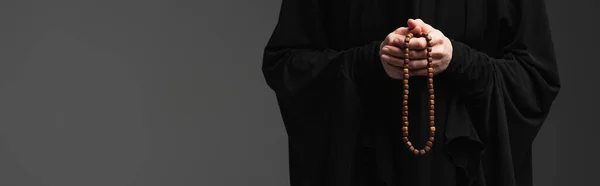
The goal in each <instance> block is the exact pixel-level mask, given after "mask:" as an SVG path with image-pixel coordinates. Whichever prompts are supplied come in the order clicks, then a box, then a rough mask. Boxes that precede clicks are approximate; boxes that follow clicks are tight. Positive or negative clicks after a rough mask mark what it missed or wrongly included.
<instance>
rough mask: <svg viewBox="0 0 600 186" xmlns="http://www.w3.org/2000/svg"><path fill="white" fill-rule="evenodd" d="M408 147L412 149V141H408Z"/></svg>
mask: <svg viewBox="0 0 600 186" xmlns="http://www.w3.org/2000/svg"><path fill="white" fill-rule="evenodd" d="M406 145H407V146H409V147H412V143H411V142H410V141H407V142H406ZM413 148H414V147H413Z"/></svg>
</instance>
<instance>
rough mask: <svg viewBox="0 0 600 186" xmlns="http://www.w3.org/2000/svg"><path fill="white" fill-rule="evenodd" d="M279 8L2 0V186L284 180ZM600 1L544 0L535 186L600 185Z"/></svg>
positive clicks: (251, 184)
mask: <svg viewBox="0 0 600 186" xmlns="http://www.w3.org/2000/svg"><path fill="white" fill-rule="evenodd" d="M280 3H281V1H280V0H262V1H259V0H254V1H250V0H221V1H214V2H206V1H175V0H144V1H106V0H105V1H100V0H96V1H92V0H77V1H75V0H72V1H64V0H63V1H49V0H46V1H43V0H39V1H27V0H18V1H17V0H1V1H0V46H1V47H0V185H1V186H192V185H194V186H196V185H199V186H284V185H287V184H288V172H287V168H288V166H287V149H286V148H287V145H286V142H287V141H286V134H285V131H284V128H283V125H282V122H281V117H280V115H279V111H278V108H277V105H276V102H275V97H274V94H273V92H272V91H271V90H270V89H268V87H267V86H266V84H265V82H264V80H263V77H262V74H261V70H260V65H261V57H262V49H263V47H264V45H265V43H266V42H267V39H268V37H269V35H270V34H271V32H272V29H273V27H274V26H275V23H276V21H277V15H278V12H279V6H280ZM599 5H600V3H598V1H595V2H594V1H593V0H588V1H583V0H569V1H560V0H548V8H549V13H550V18H551V24H552V30H553V35H554V39H555V43H556V50H557V56H558V60H559V63H560V68H561V69H560V72H561V77H562V83H563V89H562V91H561V93H560V95H559V98H558V100H557V101H556V102H555V104H554V108H553V111H552V112H551V115H550V116H549V118H548V121H547V123H546V125H545V126H544V128H543V129H542V131H541V133H540V135H539V137H538V138H537V140H536V142H535V155H534V157H535V161H534V164H535V183H536V185H537V186H553V185H557V186H559V185H567V184H569V185H600V182H599V181H598V177H597V176H598V174H597V170H591V169H590V168H591V167H595V168H598V166H599V162H600V161H599V160H598V159H597V158H596V157H600V153H598V152H597V151H596V152H594V151H591V149H592V147H594V148H595V147H597V146H598V145H596V144H594V142H597V140H595V139H593V138H592V137H597V135H595V134H596V132H595V131H594V130H595V129H598V127H597V125H598V124H599V122H598V119H596V117H594V116H595V115H597V114H596V113H594V111H595V110H596V109H593V108H594V105H595V104H598V103H599V99H598V97H597V94H598V93H599V92H597V91H595V90H592V88H591V86H597V85H598V83H597V80H598V79H599V78H598V77H597V76H596V75H598V74H599V73H598V72H597V70H598V68H597V66H598V65H597V63H598V62H599V61H598V59H597V54H598V49H599V47H598V42H599V41H600V40H599V37H598V35H597V33H598V32H599V31H600V30H599V29H598V28H597V27H596V25H597V23H598V20H597V19H595V17H598V16H599V13H598V11H599V10H600V9H599ZM592 25H593V26H592ZM586 86H587V87H586Z"/></svg>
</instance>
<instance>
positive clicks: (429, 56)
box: [402, 33, 435, 156]
mask: <svg viewBox="0 0 600 186" xmlns="http://www.w3.org/2000/svg"><path fill="white" fill-rule="evenodd" d="M413 37H424V38H425V39H426V40H427V77H428V81H427V83H428V84H427V88H429V140H428V141H427V143H425V147H424V148H423V149H420V150H419V149H416V148H415V147H414V146H413V144H412V143H411V142H410V140H409V139H408V79H409V74H408V73H409V72H408V63H409V62H410V58H409V56H408V52H409V50H408V43H409V42H410V39H412V38H413ZM404 43H405V48H404V68H403V73H404V79H403V82H404V91H403V94H402V95H403V101H402V106H403V107H402V110H403V112H402V121H403V127H402V136H403V137H402V140H403V141H404V143H406V146H407V147H408V149H409V150H410V152H411V153H413V154H414V155H415V156H417V155H425V153H427V152H429V151H430V150H431V148H432V146H433V141H434V140H435V116H434V114H435V94H434V90H433V67H432V61H433V58H432V54H431V46H432V45H431V36H430V35H428V34H427V33H420V34H416V35H413V34H412V33H409V34H408V35H407V36H406V38H405V40H404Z"/></svg>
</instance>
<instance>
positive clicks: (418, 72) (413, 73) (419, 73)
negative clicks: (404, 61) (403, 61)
mask: <svg viewBox="0 0 600 186" xmlns="http://www.w3.org/2000/svg"><path fill="white" fill-rule="evenodd" d="M439 63H440V61H439V60H437V61H433V63H432V64H431V67H427V65H425V67H424V68H419V69H412V70H410V71H409V75H410V76H428V75H429V68H431V70H432V71H433V74H434V75H435V74H438V73H439V68H438V66H439V65H438V64H439ZM409 66H410V65H409Z"/></svg>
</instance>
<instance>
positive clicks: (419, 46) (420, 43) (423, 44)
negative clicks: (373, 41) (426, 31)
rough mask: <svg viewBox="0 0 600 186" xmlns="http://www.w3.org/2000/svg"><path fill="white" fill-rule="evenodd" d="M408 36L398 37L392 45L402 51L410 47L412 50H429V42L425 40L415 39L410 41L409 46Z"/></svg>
mask: <svg viewBox="0 0 600 186" xmlns="http://www.w3.org/2000/svg"><path fill="white" fill-rule="evenodd" d="M405 39H406V36H402V35H398V36H396V38H395V39H394V40H393V42H390V43H389V44H390V45H394V46H397V47H399V48H401V49H404V48H406V47H408V48H409V49H411V50H425V49H427V40H426V39H425V38H420V37H415V38H412V39H410V41H409V43H408V45H406V42H405Z"/></svg>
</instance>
